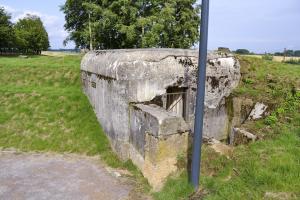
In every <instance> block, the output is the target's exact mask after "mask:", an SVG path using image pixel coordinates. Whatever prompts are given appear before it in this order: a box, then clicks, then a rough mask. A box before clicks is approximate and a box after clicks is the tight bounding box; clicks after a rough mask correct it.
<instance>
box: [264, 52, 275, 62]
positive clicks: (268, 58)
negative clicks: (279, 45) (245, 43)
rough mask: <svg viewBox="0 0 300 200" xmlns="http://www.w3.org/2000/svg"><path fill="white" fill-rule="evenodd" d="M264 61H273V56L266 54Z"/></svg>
mask: <svg viewBox="0 0 300 200" xmlns="http://www.w3.org/2000/svg"><path fill="white" fill-rule="evenodd" d="M262 59H263V60H269V61H272V60H273V56H272V55H271V54H265V55H263V56H262Z"/></svg>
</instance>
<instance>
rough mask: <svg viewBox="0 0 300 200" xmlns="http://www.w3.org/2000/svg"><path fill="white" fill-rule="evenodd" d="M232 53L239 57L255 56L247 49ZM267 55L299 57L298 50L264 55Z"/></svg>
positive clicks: (299, 52) (299, 51)
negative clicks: (239, 55)
mask: <svg viewBox="0 0 300 200" xmlns="http://www.w3.org/2000/svg"><path fill="white" fill-rule="evenodd" d="M234 53H236V54H241V55H251V54H255V53H253V52H250V51H249V50H247V49H237V50H236V51H234ZM265 54H268V55H274V56H287V57H300V50H295V51H294V50H285V51H283V52H275V53H274V54H272V53H265Z"/></svg>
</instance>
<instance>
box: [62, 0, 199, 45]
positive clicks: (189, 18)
mask: <svg viewBox="0 0 300 200" xmlns="http://www.w3.org/2000/svg"><path fill="white" fill-rule="evenodd" d="M61 10H62V11H63V12H64V14H65V18H66V24H65V28H66V30H67V31H69V33H70V35H69V37H68V38H67V40H66V42H67V41H68V40H73V41H74V42H75V43H76V46H77V47H81V48H88V47H89V43H90V41H92V42H93V45H94V46H95V47H96V49H112V48H143V47H173V48H189V47H191V46H192V45H194V44H195V42H197V41H198V35H199V21H200V18H199V12H200V9H199V6H197V5H196V0H136V1H130V0H110V1H107V0H67V1H66V3H65V4H64V6H62V8H61ZM89 19H90V21H91V24H89ZM90 27H91V30H92V31H91V32H92V34H90V29H89V28H90ZM91 37H92V38H91Z"/></svg>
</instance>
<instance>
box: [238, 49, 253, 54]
mask: <svg viewBox="0 0 300 200" xmlns="http://www.w3.org/2000/svg"><path fill="white" fill-rule="evenodd" d="M235 53H236V54H242V55H245V54H250V51H249V50H247V49H237V50H236V51H235Z"/></svg>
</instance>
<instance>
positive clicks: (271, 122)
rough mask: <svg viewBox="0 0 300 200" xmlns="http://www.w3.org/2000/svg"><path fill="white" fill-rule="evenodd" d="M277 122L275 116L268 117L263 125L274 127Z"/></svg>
mask: <svg viewBox="0 0 300 200" xmlns="http://www.w3.org/2000/svg"><path fill="white" fill-rule="evenodd" d="M277 122H278V118H277V117H276V115H270V116H268V117H267V118H266V119H265V124H266V125H274V124H276V123H277Z"/></svg>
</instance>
